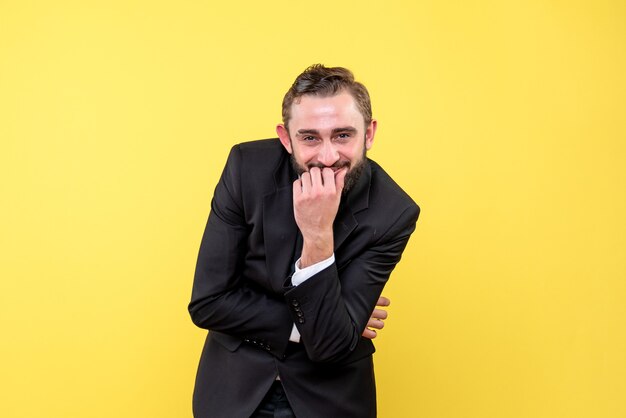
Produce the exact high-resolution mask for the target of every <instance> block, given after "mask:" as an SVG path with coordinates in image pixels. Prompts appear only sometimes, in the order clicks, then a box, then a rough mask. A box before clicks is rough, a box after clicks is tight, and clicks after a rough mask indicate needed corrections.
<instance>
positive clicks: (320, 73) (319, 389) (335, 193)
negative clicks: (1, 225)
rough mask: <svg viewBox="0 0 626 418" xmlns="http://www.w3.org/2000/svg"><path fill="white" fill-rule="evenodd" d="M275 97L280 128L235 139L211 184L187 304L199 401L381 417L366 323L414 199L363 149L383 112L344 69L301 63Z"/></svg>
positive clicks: (246, 413)
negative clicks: (375, 114) (203, 332)
mask: <svg viewBox="0 0 626 418" xmlns="http://www.w3.org/2000/svg"><path fill="white" fill-rule="evenodd" d="M282 110H283V123H282V124H279V125H278V126H277V129H276V130H277V133H278V139H271V140H262V141H254V142H248V143H243V144H239V145H236V146H235V147H233V149H232V150H231V153H230V156H229V157H228V161H227V163H226V167H225V168H224V172H223V173H222V176H221V178H220V181H219V183H218V185H217V187H216V189H215V194H214V196H213V201H212V204H211V214H210V216H209V220H208V223H207V226H206V230H205V232H204V236H203V238H202V244H201V246H200V253H199V256H198V264H197V267H196V273H195V279H194V286H193V293H192V298H191V303H190V305H189V311H190V314H191V317H192V320H193V322H194V323H195V324H196V325H197V326H199V327H201V328H206V329H208V330H210V332H209V335H208V337H207V340H206V343H205V346H204V350H203V352H202V357H201V359H200V365H199V368H198V374H197V378H196V386H195V390H194V414H195V416H197V417H203V418H204V417H225V418H236V417H250V416H258V417H263V416H294V414H295V416H297V417H298V418H308V417H324V418H327V417H342V418H345V417H358V418H362V417H375V416H376V390H375V385H374V371H373V364H372V353H373V352H374V345H373V344H372V342H371V339H370V338H372V337H373V336H374V334H373V333H374V331H372V330H367V329H366V326H368V321H370V318H371V314H372V312H373V310H374V308H375V305H376V303H377V300H378V299H379V296H380V294H381V292H382V289H383V287H384V285H385V282H386V281H387V279H388V278H389V275H390V274H391V272H392V270H393V269H394V267H395V265H396V263H398V261H399V260H400V257H401V255H402V251H403V250H404V248H405V246H406V244H407V242H408V239H409V236H410V235H411V233H412V232H413V230H414V229H415V223H416V221H417V217H418V215H419V208H418V206H417V205H416V204H415V203H414V202H413V201H412V200H411V198H410V197H409V196H408V195H407V194H406V193H404V192H403V191H402V189H401V188H400V187H399V186H398V185H397V184H396V183H395V182H394V181H393V180H392V179H391V178H390V177H389V176H388V175H387V174H386V173H385V172H384V171H383V170H382V168H380V166H378V165H377V164H376V163H375V162H373V161H371V160H369V159H368V158H367V157H366V152H367V150H369V149H370V148H371V146H372V143H373V141H374V135H375V133H376V126H377V122H376V120H374V119H372V111H371V105H370V99H369V95H368V92H367V90H366V88H365V87H364V86H363V85H362V84H361V83H358V82H356V81H355V80H354V77H353V75H352V73H351V72H350V71H349V70H347V69H344V68H340V67H337V68H326V67H324V66H322V65H314V66H311V67H309V68H308V69H306V70H305V71H304V72H303V73H302V74H301V75H299V76H298V77H297V78H296V81H295V82H294V84H293V85H292V87H291V88H290V89H289V91H288V92H287V94H286V95H285V98H284V100H283V109H282ZM374 312H375V313H374V315H373V316H374V321H373V322H372V321H370V322H369V326H370V327H371V326H372V325H374V324H376V323H379V321H377V320H376V317H377V314H376V311H374ZM378 316H379V317H380V316H383V315H380V314H379V315H378ZM374 327H376V326H375V325H374ZM378 327H379V328H380V327H381V326H378ZM364 329H365V333H364ZM368 331H369V333H368ZM363 333H364V334H363ZM281 408H282V409H284V410H285V412H279V410H281ZM280 414H282V415H280Z"/></svg>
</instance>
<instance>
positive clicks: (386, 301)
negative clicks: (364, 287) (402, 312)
mask: <svg viewBox="0 0 626 418" xmlns="http://www.w3.org/2000/svg"><path fill="white" fill-rule="evenodd" d="M389 305H391V300H389V299H387V298H386V297H384V296H381V297H379V298H378V302H376V306H389Z"/></svg>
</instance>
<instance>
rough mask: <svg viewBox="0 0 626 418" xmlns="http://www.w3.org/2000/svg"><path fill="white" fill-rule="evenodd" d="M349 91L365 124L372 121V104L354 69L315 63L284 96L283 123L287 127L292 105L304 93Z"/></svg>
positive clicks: (332, 93)
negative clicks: (355, 78)
mask: <svg viewBox="0 0 626 418" xmlns="http://www.w3.org/2000/svg"><path fill="white" fill-rule="evenodd" d="M342 91H347V92H348V93H350V94H351V95H352V97H353V98H354V100H355V102H356V105H357V107H358V108H359V111H360V112H361V115H363V120H364V121H365V125H368V124H369V123H370V122H371V121H372V104H371V102H370V95H369V93H368V92H367V89H366V88H365V86H364V85H363V84H361V83H359V82H358V81H355V80H354V75H353V74H352V71H350V70H348V69H347V68H343V67H324V66H323V65H322V64H314V65H311V66H310V67H309V68H307V69H306V70H304V72H303V73H302V74H300V75H299V76H298V77H297V78H296V81H294V82H293V84H292V86H291V88H290V89H289V90H288V91H287V94H285V97H284V98H283V123H284V124H285V127H287V125H288V123H289V119H290V118H291V105H292V104H293V102H294V101H295V102H296V103H297V102H298V100H299V99H300V97H302V96H304V95H311V96H320V97H328V96H334V95H335V94H338V93H340V92H342Z"/></svg>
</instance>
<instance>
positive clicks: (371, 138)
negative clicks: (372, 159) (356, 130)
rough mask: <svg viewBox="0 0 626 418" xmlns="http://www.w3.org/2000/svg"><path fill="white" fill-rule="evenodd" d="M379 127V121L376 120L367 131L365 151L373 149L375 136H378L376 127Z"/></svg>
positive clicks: (373, 120)
mask: <svg viewBox="0 0 626 418" xmlns="http://www.w3.org/2000/svg"><path fill="white" fill-rule="evenodd" d="M377 126H378V121H376V119H372V121H371V122H370V124H369V125H368V126H367V129H366V130H365V149H367V150H368V151H369V150H370V148H372V144H373V143H374V135H376V127H377Z"/></svg>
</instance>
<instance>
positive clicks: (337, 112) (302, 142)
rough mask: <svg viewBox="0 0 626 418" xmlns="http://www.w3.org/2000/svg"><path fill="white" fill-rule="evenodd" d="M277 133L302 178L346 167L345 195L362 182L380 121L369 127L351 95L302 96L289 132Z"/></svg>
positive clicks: (293, 110)
mask: <svg viewBox="0 0 626 418" xmlns="http://www.w3.org/2000/svg"><path fill="white" fill-rule="evenodd" d="M276 132H277V133H278V136H279V138H280V142H281V143H282V144H283V146H284V147H285V149H286V150H287V152H289V154H291V159H292V162H293V165H294V167H295V169H296V171H297V172H298V174H302V173H303V172H305V171H309V170H310V169H311V168H312V167H319V168H324V167H330V168H332V169H333V171H335V173H336V172H338V171H339V170H340V169H342V168H344V167H346V168H347V169H348V173H347V174H346V180H345V186H344V192H347V191H348V190H349V189H350V188H351V187H352V186H353V185H354V184H355V183H356V181H357V180H358V177H359V175H360V173H361V171H362V169H363V164H364V163H365V155H366V152H367V150H369V149H370V148H371V147H372V143H373V141H374V134H375V133H376V121H375V120H372V122H370V123H369V125H367V126H365V122H364V120H363V115H361V112H359V109H358V107H357V105H356V103H355V101H354V98H353V97H352V95H351V94H350V93H348V92H341V93H339V94H337V95H335V96H329V97H319V96H310V95H308V96H302V97H301V98H300V100H299V102H295V101H294V103H293V104H292V106H291V119H290V120H289V131H287V129H286V128H285V126H284V125H282V124H280V125H278V126H277V127H276Z"/></svg>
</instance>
